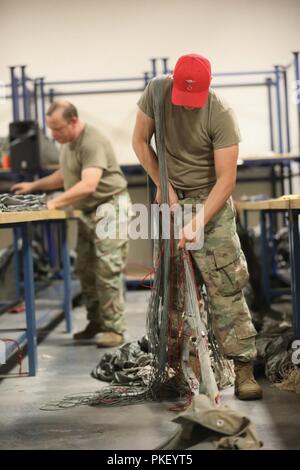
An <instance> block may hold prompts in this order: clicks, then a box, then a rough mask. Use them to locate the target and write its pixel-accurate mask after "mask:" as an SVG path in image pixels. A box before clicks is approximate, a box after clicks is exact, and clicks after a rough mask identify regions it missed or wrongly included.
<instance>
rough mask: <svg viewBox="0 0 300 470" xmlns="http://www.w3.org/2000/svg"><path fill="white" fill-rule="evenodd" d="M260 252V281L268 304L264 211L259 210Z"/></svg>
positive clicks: (267, 251) (268, 288)
mask: <svg viewBox="0 0 300 470" xmlns="http://www.w3.org/2000/svg"><path fill="white" fill-rule="evenodd" d="M260 230H261V232H260V253H261V260H262V283H263V292H264V294H265V298H266V301H267V303H268V305H270V270H269V244H268V238H267V229H266V213H265V211H260Z"/></svg>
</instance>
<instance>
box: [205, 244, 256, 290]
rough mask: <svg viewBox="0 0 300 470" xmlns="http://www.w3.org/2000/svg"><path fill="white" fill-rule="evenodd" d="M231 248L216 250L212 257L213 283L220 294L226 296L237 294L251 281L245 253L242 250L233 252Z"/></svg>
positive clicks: (211, 271) (238, 249) (211, 272)
mask: <svg viewBox="0 0 300 470" xmlns="http://www.w3.org/2000/svg"><path fill="white" fill-rule="evenodd" d="M230 248H231V249H230ZM230 248H227V249H226V247H222V248H216V249H215V250H214V251H213V255H212V256H211V257H210V264H211V266H210V274H211V278H212V281H213V283H214V285H215V287H217V289H218V291H219V293H220V294H222V295H224V296H230V295H234V294H237V293H238V292H239V291H241V290H242V289H243V288H244V287H245V285H246V284H247V282H248V279H249V273H248V268H247V262H246V258H245V255H244V253H243V252H242V250H241V249H240V248H237V249H235V250H233V251H232V247H230Z"/></svg>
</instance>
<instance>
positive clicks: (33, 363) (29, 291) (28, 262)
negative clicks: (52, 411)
mask: <svg viewBox="0 0 300 470" xmlns="http://www.w3.org/2000/svg"><path fill="white" fill-rule="evenodd" d="M30 229H31V224H30V223H23V224H21V234H22V244H23V272H24V291H25V292H24V293H25V306H26V329H27V330H26V331H27V345H28V362H29V375H31V376H33V375H36V372H37V335H36V322H35V304H34V300H35V299H34V276H33V260H32V248H31V234H30Z"/></svg>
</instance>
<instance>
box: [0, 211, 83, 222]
mask: <svg viewBox="0 0 300 470" xmlns="http://www.w3.org/2000/svg"><path fill="white" fill-rule="evenodd" d="M80 215H81V211H79V210H41V211H21V212H0V224H14V223H19V222H35V221H39V220H63V219H78V218H79V217H80Z"/></svg>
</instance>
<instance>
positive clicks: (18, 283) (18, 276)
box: [13, 227, 21, 299]
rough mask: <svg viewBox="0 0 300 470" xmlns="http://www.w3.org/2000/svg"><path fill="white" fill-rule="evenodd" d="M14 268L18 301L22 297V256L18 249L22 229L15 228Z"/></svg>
mask: <svg viewBox="0 0 300 470" xmlns="http://www.w3.org/2000/svg"><path fill="white" fill-rule="evenodd" d="M13 233H14V266H15V278H16V299H20V297H21V269H20V254H19V248H18V241H19V237H20V228H19V227H14V228H13Z"/></svg>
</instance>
